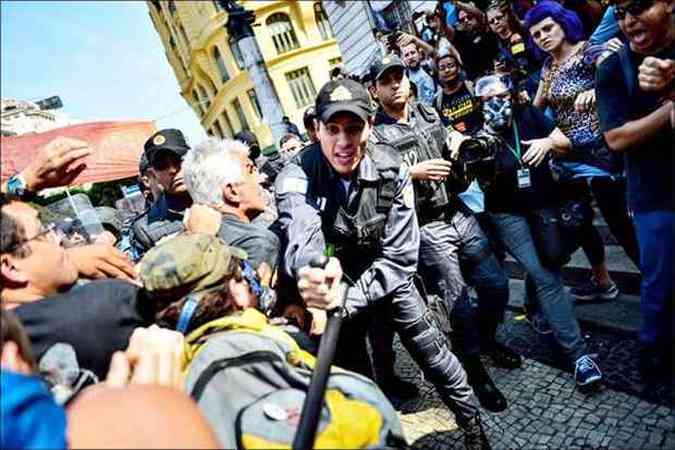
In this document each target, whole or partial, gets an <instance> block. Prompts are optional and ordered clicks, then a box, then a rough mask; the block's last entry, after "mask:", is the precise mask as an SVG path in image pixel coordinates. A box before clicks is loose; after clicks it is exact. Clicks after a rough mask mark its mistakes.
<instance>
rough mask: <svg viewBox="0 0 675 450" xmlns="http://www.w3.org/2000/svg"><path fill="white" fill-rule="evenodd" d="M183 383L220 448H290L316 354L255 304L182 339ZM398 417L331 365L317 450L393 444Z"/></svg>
mask: <svg viewBox="0 0 675 450" xmlns="http://www.w3.org/2000/svg"><path fill="white" fill-rule="evenodd" d="M184 356H185V361H186V362H187V363H188V364H187V367H186V388H187V392H188V393H189V394H190V396H191V397H192V398H193V399H194V400H195V401H196V402H197V404H198V405H199V408H200V410H201V411H202V413H203V414H204V415H205V417H206V418H207V419H208V421H209V422H210V424H211V425H212V427H213V429H214V431H215V432H216V434H217V436H218V438H219V440H220V443H221V444H222V445H223V447H224V448H242V449H243V448H246V449H252V448H290V447H291V443H292V442H293V437H294V436H295V434H296V431H297V426H298V423H299V422H300V412H301V411H302V405H303V402H304V399H305V395H306V392H307V388H308V387H309V384H310V380H311V377H312V370H313V367H314V364H315V358H314V357H313V356H312V355H310V354H309V353H307V352H305V351H304V350H301V349H300V347H299V346H298V344H297V343H296V342H295V340H293V338H292V337H291V336H290V335H288V334H287V333H286V332H284V331H283V330H281V329H280V328H278V327H275V326H272V325H270V324H269V323H268V322H267V318H266V317H265V316H264V315H263V314H261V313H260V312H258V311H257V310H254V309H247V310H245V311H243V312H241V313H237V314H235V315H232V316H227V317H223V318H220V319H217V320H214V321H211V322H209V323H207V324H205V325H203V326H201V327H199V328H198V329H196V330H194V331H193V332H191V333H190V334H189V335H188V336H187V337H186V340H185V352H184ZM403 446H405V438H404V437H403V431H402V428H401V424H400V422H399V419H398V416H397V414H396V412H395V410H394V408H393V407H392V406H391V404H390V403H389V401H388V400H387V398H386V397H385V396H384V394H382V392H381V391H380V390H379V388H378V387H377V385H376V384H375V383H374V382H373V381H371V380H370V379H368V378H366V377H364V376H361V375H358V374H355V373H352V372H348V371H346V370H342V369H339V368H337V367H333V368H332V369H331V374H330V376H329V379H328V385H327V388H326V393H325V402H324V405H323V409H322V412H321V418H320V420H319V425H318V429H317V433H316V441H315V448H399V447H403Z"/></svg>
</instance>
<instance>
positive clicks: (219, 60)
mask: <svg viewBox="0 0 675 450" xmlns="http://www.w3.org/2000/svg"><path fill="white" fill-rule="evenodd" d="M213 58H214V59H215V60H216V66H217V67H218V72H219V73H220V81H222V82H223V83H225V82H227V80H229V79H230V75H229V74H228V73H227V67H225V60H224V59H223V55H221V54H220V49H218V46H217V45H214V46H213Z"/></svg>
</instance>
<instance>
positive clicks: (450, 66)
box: [438, 64, 457, 72]
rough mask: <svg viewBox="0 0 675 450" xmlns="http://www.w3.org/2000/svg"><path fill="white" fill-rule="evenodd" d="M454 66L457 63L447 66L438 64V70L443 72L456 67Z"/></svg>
mask: <svg viewBox="0 0 675 450" xmlns="http://www.w3.org/2000/svg"><path fill="white" fill-rule="evenodd" d="M456 68H457V64H448V65H447V66H446V65H443V66H438V71H439V72H445V71H446V70H453V69H456Z"/></svg>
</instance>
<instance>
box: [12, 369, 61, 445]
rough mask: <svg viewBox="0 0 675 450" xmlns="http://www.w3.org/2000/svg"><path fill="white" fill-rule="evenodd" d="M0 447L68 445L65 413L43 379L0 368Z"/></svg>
mask: <svg viewBox="0 0 675 450" xmlns="http://www.w3.org/2000/svg"><path fill="white" fill-rule="evenodd" d="M0 379H1V381H0V391H1V392H2V402H0V405H1V407H2V408H1V411H2V416H1V418H0V423H2V426H1V427H0V448H49V449H61V448H64V449H65V448H67V445H66V413H65V411H64V410H63V408H62V407H61V406H59V405H57V404H56V402H55V401H54V399H53V398H52V396H51V394H50V393H49V391H48V390H47V388H46V387H45V385H44V383H43V382H42V380H41V379H40V378H39V377H37V376H34V375H22V374H19V373H14V372H10V371H7V370H4V369H3V370H2V371H0Z"/></svg>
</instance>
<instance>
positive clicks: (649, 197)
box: [596, 0, 675, 379]
mask: <svg viewBox="0 0 675 450" xmlns="http://www.w3.org/2000/svg"><path fill="white" fill-rule="evenodd" d="M614 5H615V14H616V17H617V19H618V20H619V27H620V28H621V31H623V33H624V34H625V35H626V37H627V38H628V44H627V45H625V46H624V47H623V48H622V49H621V50H619V51H618V52H616V53H615V54H613V55H611V56H609V57H607V59H606V60H605V61H604V62H603V63H602V64H601V65H600V67H599V68H598V71H597V78H596V91H597V99H598V113H599V116H600V128H601V130H602V131H603V133H604V137H605V140H606V141H607V145H608V146H609V148H610V150H613V151H616V152H622V153H625V155H626V172H627V178H628V204H629V207H630V209H631V211H633V221H634V222H635V229H636V231H637V237H638V244H639V247H640V269H641V271H642V288H641V295H640V297H641V298H640V301H641V313H642V326H641V329H640V343H641V345H642V349H641V354H640V369H641V372H642V374H643V376H644V377H646V378H648V379H649V378H653V377H655V376H668V375H669V374H672V361H669V360H672V318H673V279H675V271H674V270H673V268H674V267H675V263H674V261H673V251H674V250H675V237H674V236H675V235H674V233H673V230H674V229H675V202H674V199H675V196H673V191H674V190H675V185H674V184H673V180H675V173H674V172H675V171H674V169H673V168H674V167H675V166H674V165H673V128H674V127H675V110H674V108H673V99H674V98H675V90H674V84H673V79H674V78H675V27H674V26H673V19H674V15H673V14H674V11H675V1H673V0H652V1H649V0H646V1H627V0H618V1H615V2H614Z"/></svg>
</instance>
